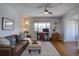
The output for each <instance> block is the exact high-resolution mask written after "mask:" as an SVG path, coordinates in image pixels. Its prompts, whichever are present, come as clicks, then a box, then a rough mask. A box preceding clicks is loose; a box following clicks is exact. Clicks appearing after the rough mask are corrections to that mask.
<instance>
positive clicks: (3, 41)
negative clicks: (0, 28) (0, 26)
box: [0, 36, 10, 45]
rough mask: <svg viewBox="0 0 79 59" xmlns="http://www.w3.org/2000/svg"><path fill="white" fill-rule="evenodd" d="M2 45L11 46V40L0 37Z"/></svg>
mask: <svg viewBox="0 0 79 59" xmlns="http://www.w3.org/2000/svg"><path fill="white" fill-rule="evenodd" d="M0 45H10V42H9V40H7V39H5V38H4V37H1V36H0Z"/></svg>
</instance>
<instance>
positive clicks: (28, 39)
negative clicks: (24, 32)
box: [24, 38, 32, 44]
mask: <svg viewBox="0 0 79 59" xmlns="http://www.w3.org/2000/svg"><path fill="white" fill-rule="evenodd" d="M24 40H27V41H28V42H29V44H31V43H32V40H31V38H24Z"/></svg>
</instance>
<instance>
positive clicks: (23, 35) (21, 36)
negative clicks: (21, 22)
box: [17, 33, 26, 41]
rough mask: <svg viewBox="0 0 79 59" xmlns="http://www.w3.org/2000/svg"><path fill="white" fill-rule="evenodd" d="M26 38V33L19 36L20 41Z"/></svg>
mask: <svg viewBox="0 0 79 59" xmlns="http://www.w3.org/2000/svg"><path fill="white" fill-rule="evenodd" d="M24 38H26V34H25V33H20V34H19V35H17V39H18V41H22V40H24Z"/></svg>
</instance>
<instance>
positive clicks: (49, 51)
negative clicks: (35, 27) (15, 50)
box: [21, 42, 60, 56]
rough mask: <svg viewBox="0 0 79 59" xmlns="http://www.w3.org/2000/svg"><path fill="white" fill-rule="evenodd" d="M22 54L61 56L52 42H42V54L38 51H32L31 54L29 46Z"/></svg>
mask: <svg viewBox="0 0 79 59" xmlns="http://www.w3.org/2000/svg"><path fill="white" fill-rule="evenodd" d="M21 56H60V54H59V53H58V51H57V50H56V49H55V47H54V46H53V45H52V44H51V43H50V42H42V45H41V53H40V54H39V53H38V51H32V52H31V54H29V52H28V47H27V48H26V49H25V50H24V51H23V53H22V54H21Z"/></svg>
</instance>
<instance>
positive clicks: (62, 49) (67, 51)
mask: <svg viewBox="0 0 79 59" xmlns="http://www.w3.org/2000/svg"><path fill="white" fill-rule="evenodd" d="M51 43H52V44H53V45H54V46H55V48H56V49H57V51H58V52H59V53H60V54H61V56H79V52H78V50H77V42H62V41H52V42H51Z"/></svg>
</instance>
